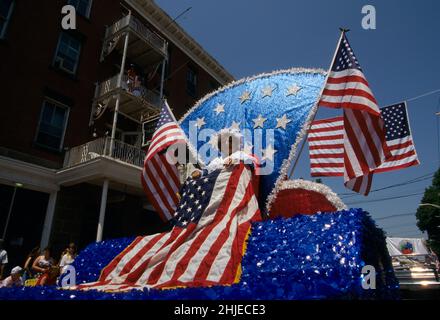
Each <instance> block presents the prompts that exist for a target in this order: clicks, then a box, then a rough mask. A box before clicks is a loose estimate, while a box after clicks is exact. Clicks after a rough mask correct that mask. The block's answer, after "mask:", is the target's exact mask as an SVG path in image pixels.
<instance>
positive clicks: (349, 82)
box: [319, 32, 391, 195]
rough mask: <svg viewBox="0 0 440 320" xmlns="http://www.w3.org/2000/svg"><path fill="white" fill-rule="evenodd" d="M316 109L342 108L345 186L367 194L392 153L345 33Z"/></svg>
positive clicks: (377, 110) (378, 112) (374, 103)
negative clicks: (373, 178)
mask: <svg viewBox="0 0 440 320" xmlns="http://www.w3.org/2000/svg"><path fill="white" fill-rule="evenodd" d="M319 106H322V107H330V108H343V110H344V116H343V118H344V119H343V122H344V126H343V131H344V134H343V139H342V142H343V153H344V184H345V186H346V187H347V188H349V189H351V190H353V191H356V192H359V193H362V194H364V195H367V194H368V193H369V192H370V188H371V182H372V177H373V172H374V170H375V169H376V168H378V167H379V166H380V165H381V164H382V163H383V162H384V161H385V160H386V159H387V158H389V157H390V156H391V154H390V151H389V150H388V147H387V145H386V141H385V129H384V123H383V120H382V118H381V116H380V110H379V107H378V106H377V102H376V99H375V98H374V96H373V94H372V92H371V90H370V87H369V85H368V82H367V80H366V78H365V76H364V74H363V72H362V69H361V67H360V65H359V62H358V60H357V58H356V56H355V55H354V52H353V50H352V49H351V47H350V44H349V42H348V40H347V37H346V35H345V32H343V34H342V35H341V39H340V41H339V45H338V48H337V51H336V55H335V60H334V61H333V63H332V67H331V71H330V73H329V75H328V79H327V83H326V85H325V87H324V90H323V93H322V96H321V99H320V101H319ZM339 141H340V140H339ZM335 143H336V142H335Z"/></svg>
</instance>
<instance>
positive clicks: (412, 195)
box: [347, 192, 425, 205]
mask: <svg viewBox="0 0 440 320" xmlns="http://www.w3.org/2000/svg"><path fill="white" fill-rule="evenodd" d="M424 193H425V192H420V193H412V194H407V195H403V196H397V197H387V198H380V199H374V200H366V201H355V202H351V203H347V205H355V204H362V203H371V202H379V201H388V200H394V199H401V198H408V197H414V196H419V195H422V194H424Z"/></svg>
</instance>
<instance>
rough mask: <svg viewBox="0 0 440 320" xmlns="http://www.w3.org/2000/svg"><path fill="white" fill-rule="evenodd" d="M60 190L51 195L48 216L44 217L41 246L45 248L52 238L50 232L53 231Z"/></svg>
mask: <svg viewBox="0 0 440 320" xmlns="http://www.w3.org/2000/svg"><path fill="white" fill-rule="evenodd" d="M57 197H58V191H54V192H52V193H51V194H50V195H49V201H48V202H47V208H46V218H45V219H44V226H43V233H42V235H41V242H40V248H41V249H44V248H46V247H47V246H48V244H49V240H50V232H51V231H52V223H53V216H54V214H55V205H56V203H57Z"/></svg>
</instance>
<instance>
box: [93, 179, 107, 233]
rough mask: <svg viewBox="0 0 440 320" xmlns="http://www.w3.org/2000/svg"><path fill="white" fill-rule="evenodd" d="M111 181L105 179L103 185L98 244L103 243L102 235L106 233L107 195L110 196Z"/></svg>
mask: <svg viewBox="0 0 440 320" xmlns="http://www.w3.org/2000/svg"><path fill="white" fill-rule="evenodd" d="M108 185H109V180H108V179H105V180H104V184H103V185H102V195H101V208H100V210H99V221H98V231H97V232H96V242H101V241H102V234H103V231H104V220H105V209H106V207H107V194H108Z"/></svg>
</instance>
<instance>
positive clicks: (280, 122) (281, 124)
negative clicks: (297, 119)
mask: <svg viewBox="0 0 440 320" xmlns="http://www.w3.org/2000/svg"><path fill="white" fill-rule="evenodd" d="M289 122H292V120H289V119H288V118H287V115H283V117H282V118H277V129H278V128H282V129H284V130H286V128H287V125H288V124H289Z"/></svg>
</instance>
